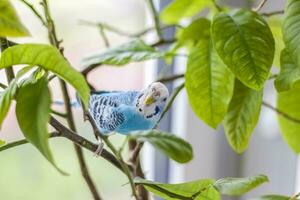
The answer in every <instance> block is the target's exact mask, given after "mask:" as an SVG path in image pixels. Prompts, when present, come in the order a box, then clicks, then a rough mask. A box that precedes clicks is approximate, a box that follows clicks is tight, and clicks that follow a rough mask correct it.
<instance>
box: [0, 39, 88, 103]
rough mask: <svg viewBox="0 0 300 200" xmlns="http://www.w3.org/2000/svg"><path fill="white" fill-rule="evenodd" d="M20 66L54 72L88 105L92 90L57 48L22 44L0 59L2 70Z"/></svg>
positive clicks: (8, 51) (5, 53)
mask: <svg viewBox="0 0 300 200" xmlns="http://www.w3.org/2000/svg"><path fill="white" fill-rule="evenodd" d="M18 64H28V65H31V66H34V65H37V66H40V67H42V68H44V69H46V70H49V71H51V72H53V73H54V74H56V75H58V76H59V77H60V78H62V79H64V80H66V81H67V82H68V83H70V84H71V85H72V86H73V87H74V88H75V89H76V90H77V92H78V94H79V96H80V97H81V99H82V101H83V103H84V104H85V106H87V105H88V100H89V93H90V90H89V87H88V85H87V83H86V81H85V79H84V77H83V76H82V75H81V74H80V73H79V72H77V71H76V70H75V69H74V68H73V67H72V66H71V65H70V63H69V62H68V61H66V60H65V58H64V57H63V56H62V55H61V54H60V52H59V51H58V50H57V49H56V48H54V47H52V46H50V45H42V44H21V45H16V46H13V47H10V48H8V49H6V50H5V51H4V52H3V54H2V56H1V59H0V69H1V68H5V67H9V66H11V65H18Z"/></svg>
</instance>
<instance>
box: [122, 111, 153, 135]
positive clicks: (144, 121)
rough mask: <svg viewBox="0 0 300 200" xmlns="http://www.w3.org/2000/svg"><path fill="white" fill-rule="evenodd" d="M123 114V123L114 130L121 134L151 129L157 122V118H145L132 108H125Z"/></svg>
mask: <svg viewBox="0 0 300 200" xmlns="http://www.w3.org/2000/svg"><path fill="white" fill-rule="evenodd" d="M123 113H125V122H124V123H123V124H122V125H121V126H120V127H118V128H117V129H116V131H117V132H119V133H122V134H128V133H129V132H131V131H138V130H149V129H152V128H154V126H155V124H156V122H157V117H151V118H145V117H144V116H143V115H141V114H140V113H138V112H136V111H135V109H133V108H125V109H124V110H123Z"/></svg>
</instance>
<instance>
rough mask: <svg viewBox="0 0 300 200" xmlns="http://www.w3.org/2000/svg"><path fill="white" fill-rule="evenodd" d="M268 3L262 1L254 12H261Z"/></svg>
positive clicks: (264, 0) (265, 0)
mask: <svg viewBox="0 0 300 200" xmlns="http://www.w3.org/2000/svg"><path fill="white" fill-rule="evenodd" d="M267 1H268V0H262V1H261V2H260V4H259V5H258V6H257V7H256V8H254V9H253V11H255V12H258V11H260V10H261V9H262V8H263V7H264V5H265V3H267Z"/></svg>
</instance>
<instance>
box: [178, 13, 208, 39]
mask: <svg viewBox="0 0 300 200" xmlns="http://www.w3.org/2000/svg"><path fill="white" fill-rule="evenodd" d="M176 37H177V40H178V42H179V43H187V42H191V43H192V44H196V43H197V42H198V40H199V39H201V38H208V37H210V21H209V20H207V19H206V18H199V19H197V20H194V21H193V22H192V23H191V24H190V25H189V26H187V27H185V28H183V29H179V30H178V32H177V33H176Z"/></svg>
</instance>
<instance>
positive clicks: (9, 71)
mask: <svg viewBox="0 0 300 200" xmlns="http://www.w3.org/2000/svg"><path fill="white" fill-rule="evenodd" d="M8 47H10V44H9V42H8V40H7V39H6V38H3V37H0V49H1V51H2V52H3V51H4V50H5V49H7V48H8ZM5 74H6V79H7V82H8V83H10V82H11V81H12V80H13V79H14V78H15V73H14V70H13V67H12V66H10V67H7V68H5Z"/></svg>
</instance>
